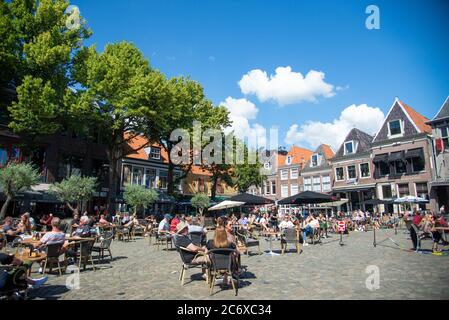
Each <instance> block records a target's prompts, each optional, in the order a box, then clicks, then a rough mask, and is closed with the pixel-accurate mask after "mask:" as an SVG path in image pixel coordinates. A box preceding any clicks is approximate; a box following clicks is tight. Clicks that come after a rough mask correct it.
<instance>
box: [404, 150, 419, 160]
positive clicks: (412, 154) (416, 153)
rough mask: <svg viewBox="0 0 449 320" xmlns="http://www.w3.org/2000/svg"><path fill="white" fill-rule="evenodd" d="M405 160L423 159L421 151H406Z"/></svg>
mask: <svg viewBox="0 0 449 320" xmlns="http://www.w3.org/2000/svg"><path fill="white" fill-rule="evenodd" d="M405 158H406V159H410V158H421V159H424V152H423V149H422V148H419V149H412V150H408V151H407V152H406V153H405Z"/></svg>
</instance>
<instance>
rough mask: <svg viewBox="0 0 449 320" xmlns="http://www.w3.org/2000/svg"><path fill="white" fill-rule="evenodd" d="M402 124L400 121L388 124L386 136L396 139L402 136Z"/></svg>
mask: <svg viewBox="0 0 449 320" xmlns="http://www.w3.org/2000/svg"><path fill="white" fill-rule="evenodd" d="M403 129H404V128H403V122H402V121H401V120H393V121H390V122H388V136H389V137H396V136H401V135H402V134H403V131H404V130H403Z"/></svg>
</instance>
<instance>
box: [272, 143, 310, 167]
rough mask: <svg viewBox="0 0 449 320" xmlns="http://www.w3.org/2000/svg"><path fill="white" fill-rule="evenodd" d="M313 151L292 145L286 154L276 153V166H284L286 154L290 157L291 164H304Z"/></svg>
mask: <svg viewBox="0 0 449 320" xmlns="http://www.w3.org/2000/svg"><path fill="white" fill-rule="evenodd" d="M312 154H313V151H311V150H309V149H305V148H300V147H297V146H292V147H291V148H290V150H289V151H288V153H287V154H286V155H282V154H278V157H277V161H278V166H284V165H285V164H286V163H285V160H286V159H287V157H288V156H291V157H292V163H291V164H303V165H304V164H305V163H306V162H307V160H308V159H309V158H310V157H311V156H312Z"/></svg>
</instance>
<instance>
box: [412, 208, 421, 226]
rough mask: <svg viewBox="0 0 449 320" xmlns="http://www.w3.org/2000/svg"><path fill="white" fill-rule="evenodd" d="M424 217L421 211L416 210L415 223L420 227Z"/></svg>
mask: <svg viewBox="0 0 449 320" xmlns="http://www.w3.org/2000/svg"><path fill="white" fill-rule="evenodd" d="M422 218H423V217H422V215H421V213H420V212H419V211H417V212H415V216H414V217H413V224H414V225H415V226H417V227H418V226H419V224H420V223H421V220H422Z"/></svg>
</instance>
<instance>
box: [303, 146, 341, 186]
mask: <svg viewBox="0 0 449 320" xmlns="http://www.w3.org/2000/svg"><path fill="white" fill-rule="evenodd" d="M334 155H335V154H334V151H333V150H332V148H331V146H329V145H327V144H321V145H320V146H319V147H318V148H317V149H316V150H315V152H313V153H312V154H311V155H310V157H309V159H308V160H307V162H306V164H305V166H304V169H303V170H302V173H301V175H302V179H303V185H304V190H303V191H315V192H322V193H329V192H331V191H332V184H333V183H332V166H331V159H332V158H333V157H334Z"/></svg>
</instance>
